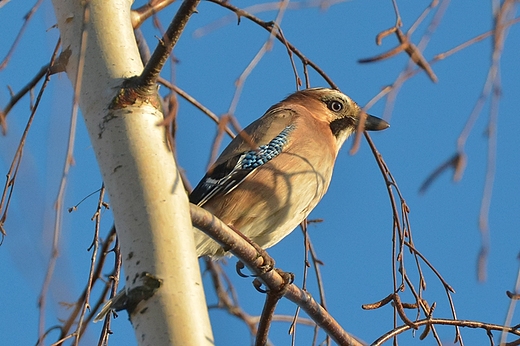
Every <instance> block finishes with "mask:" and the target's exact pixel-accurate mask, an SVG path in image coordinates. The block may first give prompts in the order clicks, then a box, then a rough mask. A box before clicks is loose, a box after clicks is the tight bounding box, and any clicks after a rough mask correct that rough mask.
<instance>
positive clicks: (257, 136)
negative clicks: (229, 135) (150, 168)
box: [190, 106, 294, 206]
mask: <svg viewBox="0 0 520 346" xmlns="http://www.w3.org/2000/svg"><path fill="white" fill-rule="evenodd" d="M292 116H293V112H292V111H291V110H290V109H285V108H278V107H276V106H273V107H272V108H271V109H270V110H268V111H267V113H266V114H264V115H263V116H262V117H261V118H260V119H258V120H256V121H255V122H253V123H251V124H250V125H249V126H248V127H246V128H245V129H244V130H243V131H242V132H240V133H239V134H238V135H237V136H236V137H235V138H234V139H233V140H232V141H231V143H229V145H228V146H227V147H226V149H224V151H223V152H222V154H221V155H220V156H219V158H218V159H217V161H216V162H215V164H214V165H213V166H212V167H211V168H210V169H209V171H208V173H206V175H205V176H204V178H202V180H201V181H200V182H199V184H198V185H197V186H196V187H195V189H193V191H192V193H191V194H190V202H191V203H194V204H197V205H198V206H203V205H204V204H205V203H206V202H207V201H209V200H210V199H211V198H214V197H215V196H222V195H226V194H228V193H230V192H231V191H233V190H234V189H235V188H236V187H237V186H238V185H240V183H241V182H242V181H244V179H245V178H246V177H247V176H248V175H249V174H251V172H253V171H254V170H256V169H257V168H259V167H260V166H262V165H263V164H265V163H267V162H269V161H270V160H272V159H273V158H274V157H276V156H277V155H278V154H280V153H281V152H282V150H283V148H284V147H285V146H286V145H287V143H288V141H289V135H290V133H291V132H292V130H293V129H294V125H293V124H292Z"/></svg>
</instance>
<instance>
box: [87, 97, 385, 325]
mask: <svg viewBox="0 0 520 346" xmlns="http://www.w3.org/2000/svg"><path fill="white" fill-rule="evenodd" d="M362 113H363V111H362V109H361V107H360V106H359V105H358V104H357V103H356V102H354V101H353V100H352V99H351V98H350V97H348V96H347V95H345V94H343V93H342V92H340V91H339V90H336V89H330V88H309V89H304V90H300V91H297V92H295V93H293V94H291V95H289V96H288V97H286V98H285V99H284V100H282V101H281V102H279V103H277V104H275V105H273V106H271V107H270V108H269V109H268V110H267V111H266V112H265V113H264V115H262V116H261V117H260V118H259V119H257V120H255V121H254V122H252V123H251V124H250V125H248V126H247V127H246V128H244V129H243V130H242V131H241V132H240V133H239V134H238V135H237V136H236V137H235V138H234V139H233V140H232V141H231V142H230V143H229V145H228V146H227V147H226V148H225V149H224V150H223V151H222V153H221V154H220V156H219V157H218V158H217V160H216V161H215V163H214V164H213V165H211V167H210V168H209V169H208V171H207V173H206V175H205V176H204V177H203V178H202V180H201V181H200V182H199V183H198V185H197V186H196V187H195V188H194V189H193V191H192V192H191V193H190V195H189V201H190V203H193V204H196V205H198V206H199V207H202V208H204V209H206V210H208V211H209V212H211V213H212V214H213V215H215V216H216V217H218V218H219V219H220V220H222V221H223V222H224V223H226V224H227V225H228V226H230V227H231V228H232V229H234V230H236V231H237V232H240V233H241V235H244V236H245V237H247V238H248V239H249V240H251V241H252V242H253V243H254V244H256V245H257V246H259V247H260V248H262V249H267V248H270V247H271V246H273V245H275V244H277V243H278V242H279V241H281V240H282V239H283V238H284V237H286V236H287V235H288V234H290V233H291V232H292V231H293V230H294V229H295V228H296V227H297V226H298V225H299V224H300V223H301V222H302V221H303V220H304V219H305V218H306V217H307V216H308V215H309V213H310V212H311V211H312V210H313V209H314V207H315V206H316V205H317V204H318V202H319V201H320V200H321V198H322V197H323V195H324V194H325V192H327V189H328V187H329V184H330V181H331V178H332V171H333V169H334V164H335V162H336V158H337V156H338V153H339V150H340V148H341V146H342V145H343V143H344V142H345V140H347V138H348V137H350V135H352V134H353V133H354V132H355V131H356V129H357V127H358V124H359V120H360V119H361V114H362ZM389 126H390V125H389V124H388V123H387V122H386V121H385V120H383V119H380V118H377V117H375V116H373V115H369V114H367V115H366V120H365V124H364V129H365V130H369V131H379V130H384V129H386V128H388V127H389ZM194 237H195V245H196V252H197V256H198V257H203V256H209V257H211V258H212V259H218V258H221V257H223V256H227V255H230V254H229V253H227V252H226V251H225V250H224V249H223V248H222V246H221V245H219V244H218V243H217V242H216V241H214V240H213V239H211V238H210V237H209V236H208V235H206V234H205V233H204V232H203V231H202V230H199V229H197V228H194ZM158 285H160V283H158V284H156V285H155V286H153V289H157V288H158ZM145 286H146V285H145ZM142 291H143V288H142V287H140V286H138V287H137V288H136V289H134V291H133V293H131V294H130V293H129V292H127V290H126V289H123V290H121V291H120V292H119V293H118V294H117V295H116V296H115V297H113V298H112V299H110V300H108V301H107V302H106V303H105V304H104V306H103V307H102V308H101V311H100V312H99V313H98V314H97V315H96V317H95V318H94V322H98V321H100V320H102V319H103V318H104V317H105V316H106V315H107V314H108V313H109V312H110V311H112V310H114V311H119V310H123V309H127V308H128V307H129V305H131V304H135V302H132V301H133V299H137V301H140V300H141V299H142V298H141V296H142V294H141V293H142ZM134 296H137V298H135V297H134ZM131 297H134V298H131Z"/></svg>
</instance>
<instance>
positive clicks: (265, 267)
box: [229, 225, 274, 277]
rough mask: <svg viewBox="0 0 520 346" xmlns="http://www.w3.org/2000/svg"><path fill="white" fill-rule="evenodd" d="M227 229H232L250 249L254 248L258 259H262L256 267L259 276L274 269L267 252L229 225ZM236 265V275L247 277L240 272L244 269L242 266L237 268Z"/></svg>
mask: <svg viewBox="0 0 520 346" xmlns="http://www.w3.org/2000/svg"><path fill="white" fill-rule="evenodd" d="M229 227H231V229H233V230H234V231H235V232H236V233H237V234H238V235H239V236H241V237H242V238H243V239H244V240H245V241H247V242H248V243H249V244H250V245H251V246H252V247H254V248H255V250H256V252H257V253H258V257H261V258H262V259H263V263H262V264H261V265H259V266H258V270H259V271H260V274H263V273H267V272H269V271H271V270H273V268H274V259H273V258H272V257H271V256H269V254H268V253H267V251H265V250H264V249H262V248H261V247H260V246H258V244H257V243H255V242H254V241H252V240H251V239H249V238H248V237H247V236H246V235H244V234H243V233H242V232H240V231H239V230H238V229H236V228H235V227H233V226H231V225H229ZM238 263H241V262H238ZM238 263H237V273H238V275H240V276H242V277H247V275H245V274H243V273H242V272H241V269H243V268H244V265H243V264H242V265H241V267H239V264H238Z"/></svg>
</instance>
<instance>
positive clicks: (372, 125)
mask: <svg viewBox="0 0 520 346" xmlns="http://www.w3.org/2000/svg"><path fill="white" fill-rule="evenodd" d="M389 127H390V124H389V123H387V122H386V121H384V120H383V119H381V118H378V117H375V116H373V115H370V114H367V119H366V121H365V130H367V131H380V130H384V129H387V128H389Z"/></svg>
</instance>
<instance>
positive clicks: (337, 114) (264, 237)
mask: <svg viewBox="0 0 520 346" xmlns="http://www.w3.org/2000/svg"><path fill="white" fill-rule="evenodd" d="M360 114H361V108H360V107H359V106H358V105H357V104H356V102H354V101H353V100H352V99H350V98H349V97H348V96H347V95H345V94H343V93H341V92H340V91H338V90H333V89H329V88H312V89H306V90H302V91H297V92H295V93H294V94H291V95H289V96H288V97H287V98H286V99H285V100H283V101H281V102H279V103H277V104H275V105H274V106H272V107H271V108H269V109H268V110H267V112H266V113H265V114H264V115H263V116H262V117H261V118H259V119H258V120H256V121H254V122H253V123H251V124H250V125H249V126H247V127H246V128H245V129H244V130H243V131H242V132H240V133H239V134H238V135H237V136H236V137H235V138H234V139H233V140H232V141H231V143H230V144H229V145H228V146H227V147H226V149H224V151H223V152H222V154H221V155H220V157H219V158H218V159H217V161H216V162H215V163H214V164H213V165H212V166H211V167H210V169H209V170H208V173H207V174H206V175H205V176H204V178H202V180H201V181H200V182H199V184H198V185H197V186H196V187H195V189H194V190H193V192H192V193H191V194H190V202H191V203H194V204H197V205H198V206H201V207H203V208H204V209H206V210H208V211H210V212H211V213H212V214H214V215H215V216H217V217H218V218H219V219H221V220H222V221H223V222H224V223H226V224H227V225H229V226H231V227H232V228H234V229H237V230H239V231H240V232H241V233H242V234H243V235H245V236H247V237H248V238H249V239H250V240H252V241H253V242H255V243H256V244H257V245H259V246H260V247H261V248H264V249H265V248H269V247H271V246H273V245H275V244H276V243H278V242H279V241H280V240H282V239H283V238H284V237H285V236H287V235H288V234H289V233H291V232H292V231H293V230H294V229H295V228H296V227H297V226H298V225H299V224H300V223H301V222H302V221H303V220H304V219H305V218H306V217H307V216H308V215H309V213H310V212H311V211H312V209H314V207H315V206H316V205H317V204H318V202H319V201H320V200H321V198H322V197H323V195H324V194H325V192H326V191H327V188H328V187H329V183H330V179H331V177H332V171H333V168H334V163H335V161H336V157H337V155H338V151H339V149H340V148H341V145H342V144H343V143H344V142H345V140H346V139H347V138H348V137H349V136H350V135H351V134H352V133H354V132H355V130H356V127H357V125H358V120H359V117H360ZM388 126H389V125H388V123H387V122H386V121H384V120H382V119H379V118H377V117H374V116H371V115H367V117H366V121H365V127H364V128H365V130H372V131H378V130H383V129H386V128H387V127H388ZM195 244H196V246H197V255H198V256H205V255H209V256H212V257H221V256H223V255H225V252H224V249H222V247H221V246H220V245H219V244H218V243H216V242H215V241H214V240H212V239H211V238H210V237H208V236H207V235H205V234H204V233H203V232H201V231H199V230H197V231H196V233H195Z"/></svg>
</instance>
